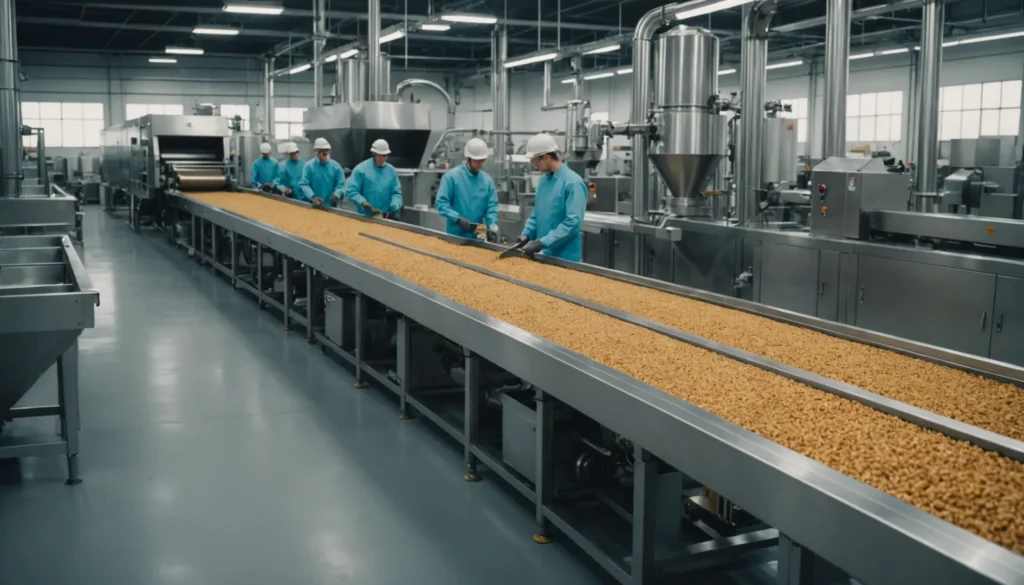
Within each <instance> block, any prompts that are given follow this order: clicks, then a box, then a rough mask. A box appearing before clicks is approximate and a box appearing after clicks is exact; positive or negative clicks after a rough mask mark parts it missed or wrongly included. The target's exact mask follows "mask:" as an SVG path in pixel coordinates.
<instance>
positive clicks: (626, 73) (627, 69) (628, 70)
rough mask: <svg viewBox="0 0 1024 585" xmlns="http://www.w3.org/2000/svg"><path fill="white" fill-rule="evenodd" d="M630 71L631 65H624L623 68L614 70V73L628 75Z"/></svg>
mask: <svg viewBox="0 0 1024 585" xmlns="http://www.w3.org/2000/svg"><path fill="white" fill-rule="evenodd" d="M632 72H633V68H632V67H626V68H625V69H617V70H616V71H615V73H617V74H619V75H629V74H630V73H632Z"/></svg>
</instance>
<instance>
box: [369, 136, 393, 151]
mask: <svg viewBox="0 0 1024 585" xmlns="http://www.w3.org/2000/svg"><path fill="white" fill-rule="evenodd" d="M370 152H372V153H373V154H391V147H390V146H388V141H387V140H384V139H383V138H378V139H377V140H374V141H373V145H372V146H371V147H370Z"/></svg>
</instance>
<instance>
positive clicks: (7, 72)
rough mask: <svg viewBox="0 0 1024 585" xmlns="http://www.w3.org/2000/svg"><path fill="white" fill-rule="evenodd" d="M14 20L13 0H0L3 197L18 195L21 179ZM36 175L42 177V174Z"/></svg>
mask: <svg viewBox="0 0 1024 585" xmlns="http://www.w3.org/2000/svg"><path fill="white" fill-rule="evenodd" d="M14 23H15V14H14V0H4V1H0V151H2V152H0V155H2V157H3V158H2V160H0V173H2V174H0V179H2V181H0V195H3V196H5V197H19V196H20V195H21V182H22V179H23V178H24V176H23V174H22V171H21V150H22V144H21V95H20V94H21V80H20V79H19V77H18V30H17V27H16V26H15V24H14ZM43 164H45V161H44V163H43ZM44 175H45V173H44ZM39 178H40V180H42V179H43V175H40V176H39Z"/></svg>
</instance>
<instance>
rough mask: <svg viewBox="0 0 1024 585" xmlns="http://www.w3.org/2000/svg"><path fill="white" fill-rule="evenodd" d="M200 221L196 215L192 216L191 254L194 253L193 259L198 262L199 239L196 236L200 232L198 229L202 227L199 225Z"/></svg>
mask: <svg viewBox="0 0 1024 585" xmlns="http://www.w3.org/2000/svg"><path fill="white" fill-rule="evenodd" d="M199 221H200V220H199V218H197V217H196V216H195V215H193V216H192V229H191V230H190V239H191V240H192V249H191V250H189V252H191V253H192V258H194V259H195V260H196V262H198V261H199V254H198V253H197V249H196V238H197V237H198V236H197V235H196V232H197V231H198V228H199V226H200V225H201V224H200V223H199Z"/></svg>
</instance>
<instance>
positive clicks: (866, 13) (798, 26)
mask: <svg viewBox="0 0 1024 585" xmlns="http://www.w3.org/2000/svg"><path fill="white" fill-rule="evenodd" d="M920 7H921V0H900V1H898V2H891V3H889V4H882V5H879V6H869V7H867V8H861V9H859V10H854V11H853V12H852V13H851V15H850V16H851V17H852V18H853V19H856V20H859V19H863V18H869V17H872V16H879V15H882V14H886V13H889V12H895V11H897V10H908V9H911V8H920ZM828 20H830V17H829V16H828V12H827V11H826V12H825V16H819V17H817V18H808V19H806V20H799V21H797V22H791V23H789V24H780V25H779V26H776V27H774V28H772V32H776V33H788V32H796V31H798V30H804V29H808V28H814V27H816V26H823V25H826V24H828ZM847 30H849V29H847Z"/></svg>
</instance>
